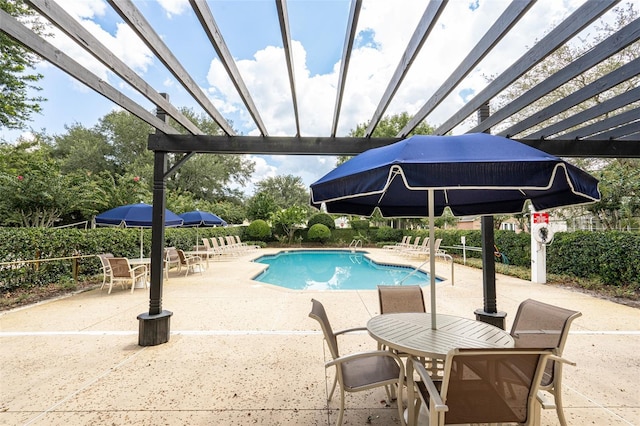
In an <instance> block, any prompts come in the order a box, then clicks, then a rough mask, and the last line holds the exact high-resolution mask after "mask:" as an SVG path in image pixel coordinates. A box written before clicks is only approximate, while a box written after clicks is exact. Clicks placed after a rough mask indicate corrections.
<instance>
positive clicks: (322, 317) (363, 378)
mask: <svg viewBox="0 0 640 426" xmlns="http://www.w3.org/2000/svg"><path fill="white" fill-rule="evenodd" d="M311 303H312V308H311V312H310V313H309V317H311V318H313V319H314V320H316V321H318V322H319V323H320V326H321V327H322V332H323V333H324V340H325V342H326V343H327V346H328V347H329V351H330V353H331V357H332V358H333V360H331V361H329V362H327V363H326V364H325V368H329V367H334V366H335V367H336V373H335V377H334V380H333V386H332V388H331V392H330V393H329V397H328V400H331V397H332V396H333V392H334V391H335V389H336V385H337V384H338V383H339V384H340V412H339V414H338V421H337V422H336V424H337V425H341V424H342V417H343V415H344V393H345V391H346V392H359V391H363V390H367V389H372V388H376V387H383V386H384V387H385V389H386V387H387V386H388V385H393V384H402V383H404V365H403V363H402V361H401V360H400V358H398V356H397V355H396V354H394V353H392V352H389V351H370V352H359V353H355V354H352V355H342V356H341V355H340V352H339V350H338V339H337V336H339V335H341V334H345V333H348V332H351V331H356V330H366V328H365V327H359V328H351V329H347V330H341V331H338V332H335V333H334V332H333V330H332V329H331V324H330V323H329V318H328V317H327V314H326V312H325V309H324V306H322V303H320V302H318V301H317V300H315V299H311ZM399 389H402V387H401V386H399ZM387 396H388V397H389V398H391V396H390V395H389V393H388V390H387ZM397 401H398V414H399V416H400V421H401V423H402V424H404V413H403V407H402V398H401V395H400V397H399V398H398V399H397Z"/></svg>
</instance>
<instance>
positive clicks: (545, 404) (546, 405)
mask: <svg viewBox="0 0 640 426" xmlns="http://www.w3.org/2000/svg"><path fill="white" fill-rule="evenodd" d="M536 399H537V400H538V404H540V406H541V407H542V408H543V409H545V410H555V409H556V404H555V403H553V402H549V400H548V399H547V398H545V395H544V394H543V393H542V392H541V391H538V393H537V394H536Z"/></svg>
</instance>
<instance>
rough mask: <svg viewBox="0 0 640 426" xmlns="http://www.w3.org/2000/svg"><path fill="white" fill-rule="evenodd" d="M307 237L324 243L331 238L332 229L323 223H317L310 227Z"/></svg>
mask: <svg viewBox="0 0 640 426" xmlns="http://www.w3.org/2000/svg"><path fill="white" fill-rule="evenodd" d="M307 237H308V238H309V239H310V240H311V241H320V242H321V243H324V242H325V241H328V240H329V239H330V238H331V230H330V229H329V227H327V226H326V225H323V224H322V223H316V224H315V225H313V226H312V227H311V228H309V232H308V233H307Z"/></svg>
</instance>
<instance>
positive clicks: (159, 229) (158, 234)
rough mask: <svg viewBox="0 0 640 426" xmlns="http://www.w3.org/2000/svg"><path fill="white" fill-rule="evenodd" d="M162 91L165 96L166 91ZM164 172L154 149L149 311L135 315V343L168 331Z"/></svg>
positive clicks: (160, 338) (154, 341) (159, 338)
mask: <svg viewBox="0 0 640 426" xmlns="http://www.w3.org/2000/svg"><path fill="white" fill-rule="evenodd" d="M162 95H163V96H164V97H167V95H166V94H162ZM157 116H158V118H160V119H162V120H164V121H166V120H167V115H166V113H165V112H164V111H162V110H161V109H158V111H157ZM156 131H157V130H156ZM166 173H167V153H166V152H165V151H154V161H153V210H152V212H153V217H152V224H151V289H150V290H149V312H148V313H142V314H140V315H138V321H139V330H138V344H139V345H140V346H155V345H160V344H162V343H167V342H168V341H169V335H170V332H171V327H170V323H171V316H172V315H173V312H171V311H166V310H162V285H163V274H162V272H163V271H162V269H163V266H164V265H163V263H164V259H163V258H164V221H165V186H166V185H165V176H166Z"/></svg>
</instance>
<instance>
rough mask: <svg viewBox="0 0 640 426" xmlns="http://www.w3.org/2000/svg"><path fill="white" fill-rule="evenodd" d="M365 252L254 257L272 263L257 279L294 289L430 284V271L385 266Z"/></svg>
mask: <svg viewBox="0 0 640 426" xmlns="http://www.w3.org/2000/svg"><path fill="white" fill-rule="evenodd" d="M364 254H365V252H358V251H356V252H351V251H345V250H315V251H314V250H297V251H283V252H280V253H278V254H274V255H267V256H262V257H260V258H258V259H256V260H254V262H259V263H265V264H267V265H269V267H268V268H267V269H266V270H265V271H263V272H262V273H261V274H260V275H258V276H256V277H255V278H254V280H255V281H259V282H263V283H268V284H274V285H278V286H281V287H286V288H289V289H294V290H366V289H370V290H372V289H375V288H376V286H378V285H398V284H401V283H402V284H403V285H412V284H413V285H415V284H418V285H427V284H428V283H429V274H427V273H424V272H422V271H415V272H414V268H412V267H410V266H396V265H382V264H379V263H376V262H374V261H372V260H371V259H369V258H367V257H365V256H364ZM407 276H409V277H408V278H407ZM405 278H406V279H405ZM403 280H404V281H403Z"/></svg>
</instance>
